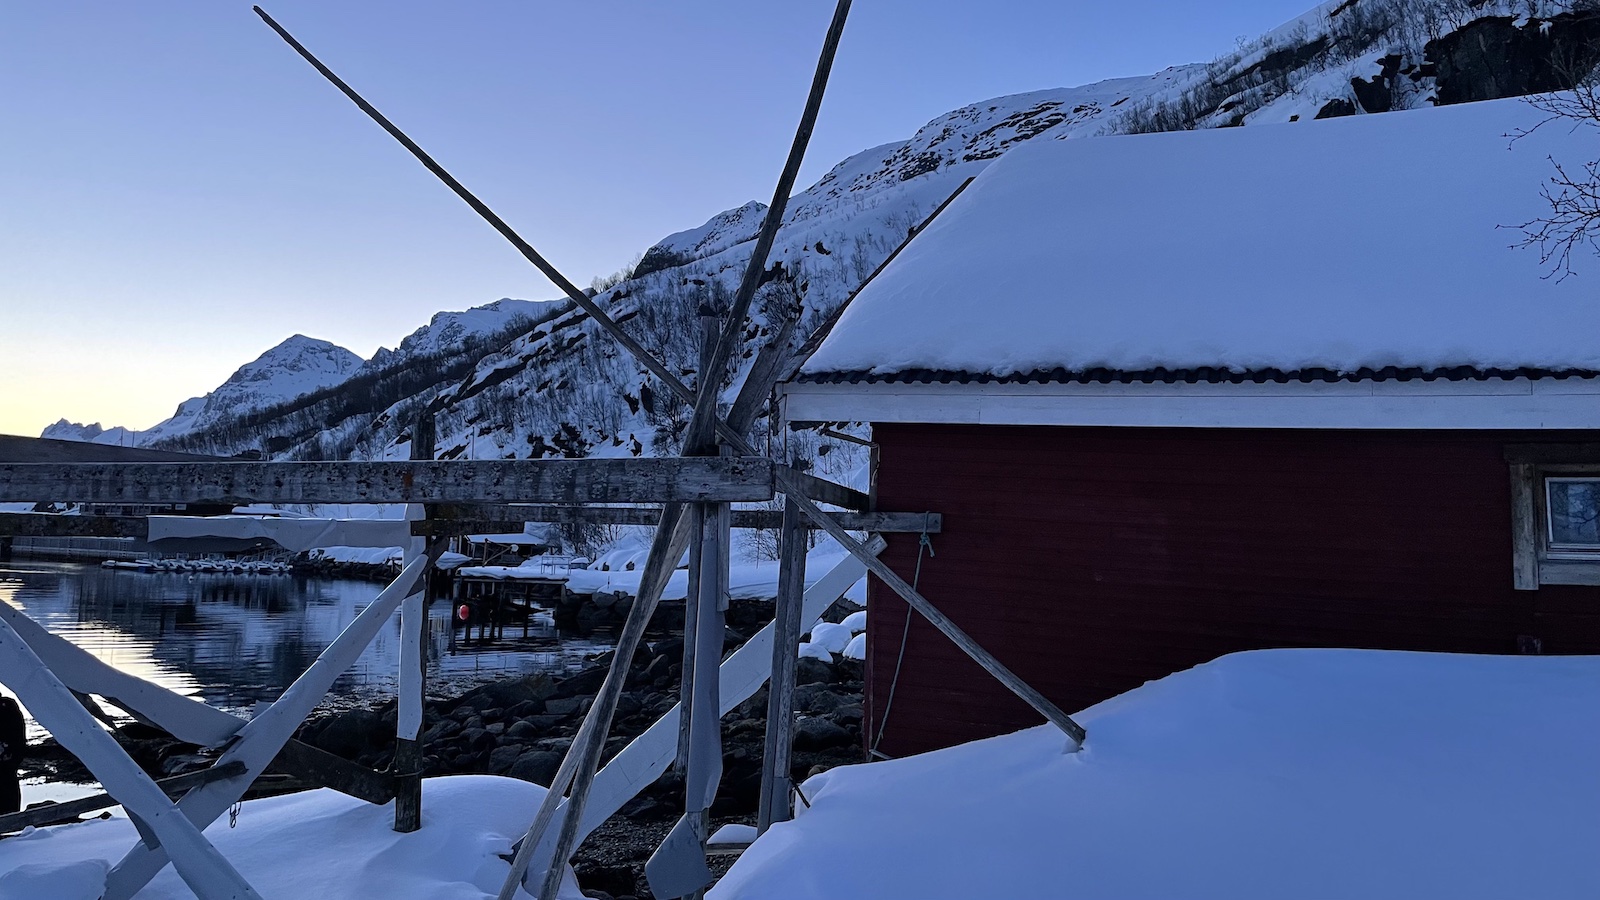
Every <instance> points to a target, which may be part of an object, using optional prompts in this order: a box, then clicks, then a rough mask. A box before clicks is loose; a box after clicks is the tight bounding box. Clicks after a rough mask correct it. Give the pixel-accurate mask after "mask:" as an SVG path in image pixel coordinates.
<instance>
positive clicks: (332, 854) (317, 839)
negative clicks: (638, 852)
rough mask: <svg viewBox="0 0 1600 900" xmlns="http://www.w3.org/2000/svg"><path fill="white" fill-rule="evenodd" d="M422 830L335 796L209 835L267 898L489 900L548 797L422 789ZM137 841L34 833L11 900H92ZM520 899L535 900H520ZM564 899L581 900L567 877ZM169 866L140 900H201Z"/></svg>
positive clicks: (265, 804)
mask: <svg viewBox="0 0 1600 900" xmlns="http://www.w3.org/2000/svg"><path fill="white" fill-rule="evenodd" d="M422 791H423V801H422V809H423V818H422V830H421V831H417V832H414V833H412V834H396V833H395V832H394V831H392V830H391V826H392V825H393V824H394V805H393V804H390V805H387V806H372V805H370V804H366V803H362V802H361V801H359V800H354V799H352V798H349V797H346V796H344V795H343V794H337V793H334V792H333V791H329V790H317V791H307V792H305V793H300V794H289V795H286V796H283V797H272V798H269V799H265V800H252V801H251V802H249V803H246V804H244V808H243V809H242V810H241V811H240V813H239V821H238V827H237V828H229V827H228V822H227V818H226V817H224V818H223V819H221V820H220V821H218V822H217V823H215V824H213V825H212V826H211V827H210V828H208V829H206V837H207V838H209V839H210V840H211V841H212V843H214V844H215V845H216V847H217V849H218V850H220V851H221V852H222V853H223V855H225V856H227V857H228V859H229V861H231V862H232V863H233V864H234V866H235V867H236V868H237V869H238V870H239V872H240V873H241V874H242V875H244V877H245V878H246V879H247V880H248V881H249V882H250V884H251V885H252V886H253V887H254V888H255V889H256V890H257V891H258V892H259V893H260V894H261V895H262V896H263V897H269V898H271V897H282V898H289V897H350V898H355V897H381V898H383V900H457V898H458V900H482V898H484V897H493V896H494V895H496V894H497V893H498V892H499V890H500V884H501V882H502V881H504V880H505V877H506V873H507V872H508V871H509V866H508V865H507V863H506V862H505V861H503V860H501V859H500V858H499V857H500V854H504V853H509V852H510V850H511V842H512V841H513V840H515V839H516V838H517V837H520V836H521V834H522V832H523V831H524V830H525V829H526V828H527V826H528V821H529V819H530V818H531V817H532V815H533V811H534V810H535V809H536V808H537V807H538V805H539V801H540V799H541V798H542V797H543V796H544V788H541V787H539V786H538V785H534V784H529V783H527V782H524V781H517V780H515V779H511V778H495V777H491V776H486V775H464V776H454V777H449V778H429V779H426V780H424V781H423V782H422ZM137 840H138V834H137V833H136V832H135V831H134V828H133V825H132V823H130V822H129V821H128V820H127V819H122V818H116V819H105V820H96V821H91V822H86V823H83V824H78V825H65V826H59V827H55V828H46V829H41V830H32V831H28V832H25V833H23V834H22V835H19V836H17V837H14V838H7V839H6V840H4V841H0V898H4V900H43V898H47V897H48V898H50V900H91V898H96V897H99V896H100V893H101V891H102V890H103V888H104V879H105V872H106V870H107V869H108V868H109V867H110V866H111V865H112V864H114V863H115V862H116V861H117V860H119V859H121V857H122V854H123V853H125V852H126V851H127V850H128V848H129V847H131V846H133V844H134V843H135V842H136V841H137ZM519 896H527V895H526V894H520V895H519ZM562 896H563V897H564V898H578V897H581V896H582V895H581V894H579V893H578V890H577V885H576V883H575V882H573V881H572V879H571V875H570V874H569V875H568V884H567V885H566V888H565V889H564V890H563V892H562ZM193 897H194V894H193V893H191V892H190V891H189V889H188V887H187V886H186V885H184V884H183V881H182V880H181V879H180V878H179V877H178V875H177V873H176V872H174V871H173V869H172V867H171V866H168V867H167V868H166V869H165V870H163V871H162V873H161V874H160V875H158V876H156V879H155V880H154V881H152V882H151V883H150V886H149V887H147V888H145V890H143V891H141V892H140V893H139V900H166V898H171V900H193Z"/></svg>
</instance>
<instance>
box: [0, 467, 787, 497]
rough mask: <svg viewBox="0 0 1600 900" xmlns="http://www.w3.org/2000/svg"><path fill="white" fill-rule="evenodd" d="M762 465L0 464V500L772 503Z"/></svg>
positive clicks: (769, 474)
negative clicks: (761, 501) (763, 501)
mask: <svg viewBox="0 0 1600 900" xmlns="http://www.w3.org/2000/svg"><path fill="white" fill-rule="evenodd" d="M773 493H774V492H773V463H772V461H771V460H768V459H751V458H715V457H713V458H704V459H540V460H485V461H448V462H434V461H422V462H415V461H412V462H288V463H260V462H226V463H86V464H79V465H55V464H49V463H18V464H3V465H0V502H21V501H34V502H40V501H42V502H75V503H128V504H165V503H234V504H245V503H258V502H259V503H449V502H453V501H455V502H459V501H472V500H479V501H500V502H515V501H523V502H531V503H624V502H636V503H662V502H696V501H750V500H770V499H771V498H772V497H773Z"/></svg>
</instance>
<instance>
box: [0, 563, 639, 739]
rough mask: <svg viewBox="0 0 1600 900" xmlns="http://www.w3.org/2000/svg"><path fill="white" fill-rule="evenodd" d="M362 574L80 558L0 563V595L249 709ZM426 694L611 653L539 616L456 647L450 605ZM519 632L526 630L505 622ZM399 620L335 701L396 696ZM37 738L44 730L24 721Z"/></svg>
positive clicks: (143, 670)
mask: <svg viewBox="0 0 1600 900" xmlns="http://www.w3.org/2000/svg"><path fill="white" fill-rule="evenodd" d="M381 588H382V586H381V585H378V584H375V583H372V582H366V581H352V580H343V579H332V578H309V577H304V576H298V575H229V574H188V573H156V572H152V573H146V572H134V571H127V570H117V569H101V568H100V567H98V566H94V565H84V564H81V563H60V562H44V561H34V560H26V559H18V560H13V561H9V562H3V563H0V601H4V602H6V603H10V604H11V605H13V606H16V607H18V608H20V609H22V610H23V611H24V612H26V613H27V614H28V615H29V616H32V617H33V618H34V619H35V620H36V621H38V622H39V623H40V624H42V625H44V626H45V627H46V628H48V629H49V630H50V631H52V632H54V633H55V634H58V635H61V636H62V637H64V638H66V639H68V640H70V641H72V642H73V643H75V644H77V645H78V646H80V647H82V648H84V649H85V650H88V651H89V652H91V653H93V654H95V655H96V656H98V657H99V658H100V659H103V660H105V661H106V662H108V663H110V664H111V665H113V666H116V667H117V668H119V669H122V670H124V671H126V672H130V673H133V674H135V675H138V676H139V677H141V678H145V679H148V680H150V681H153V682H155V683H156V684H160V685H162V686H164V687H167V688H170V689H172V690H174V691H177V692H179V693H182V694H186V695H190V696H195V697H198V698H200V699H203V700H205V701H206V702H207V703H210V704H211V705H213V706H218V707H221V708H223V709H227V710H230V711H234V712H238V713H241V714H244V715H248V714H249V713H250V712H251V711H252V710H253V709H254V707H255V705H256V704H257V703H258V702H262V701H269V702H270V701H272V700H275V699H277V697H278V696H279V695H280V694H281V693H282V692H283V689H284V688H285V687H287V686H288V685H289V684H290V683H292V682H293V681H294V679H295V678H297V677H299V675H300V673H302V672H304V671H305V670H306V667H307V666H309V665H311V663H312V661H313V660H315V659H316V657H317V654H318V653H320V652H321V651H322V650H323V648H325V647H327V645H328V644H329V643H331V642H332V641H333V639H334V638H335V637H337V636H338V634H339V632H340V631H341V630H343V629H344V627H345V626H347V625H349V624H350V622H351V621H352V620H354V619H355V617H356V615H357V614H359V613H360V612H361V611H362V610H363V609H365V608H366V606H367V604H368V603H370V602H371V601H372V599H373V598H374V597H376V596H377V594H378V591H379V590H381ZM430 612H431V615H430V620H429V640H428V682H429V685H428V686H429V693H431V694H448V693H451V692H452V691H455V690H461V689H465V688H466V687H469V686H470V685H471V684H473V683H476V682H479V681H484V680H488V679H490V678H495V677H499V676H503V675H514V674H528V673H533V672H549V673H551V674H560V673H562V672H565V671H570V670H572V669H575V668H577V667H579V666H580V665H582V663H583V661H584V658H585V657H586V656H587V655H589V654H593V653H597V652H600V651H602V650H606V649H609V648H610V644H609V642H608V641H609V638H607V637H605V636H601V635H593V636H590V637H587V638H578V637H572V636H564V635H562V634H559V633H558V632H557V630H556V628H555V625H554V624H553V623H552V622H551V621H550V620H549V618H548V617H544V616H540V617H536V618H535V620H534V622H533V624H532V625H531V627H530V629H529V635H530V639H529V640H528V641H526V642H523V641H520V640H519V641H518V642H517V643H516V645H515V646H514V647H513V646H507V645H502V646H499V647H494V646H491V647H488V648H477V647H470V646H456V647H452V641H451V623H450V618H449V617H450V610H449V609H448V604H445V603H442V602H436V603H434V604H433V608H432V610H431V611H430ZM507 632H508V633H512V632H514V633H515V634H516V635H517V636H518V637H519V638H520V636H521V633H522V629H521V627H520V626H517V627H516V628H514V629H513V628H509V627H508V629H507ZM399 652H400V622H399V616H398V615H396V616H395V617H393V618H392V619H391V620H390V621H389V622H388V624H386V625H385V626H384V628H383V630H382V631H381V632H379V634H378V637H377V638H376V639H374V640H373V642H372V644H371V645H369V646H368V647H367V650H366V652H365V653H363V654H362V656H361V658H360V659H359V660H358V661H357V662H356V664H355V665H354V666H352V667H351V668H350V669H349V671H347V672H346V673H345V674H344V675H343V676H341V677H340V678H339V680H338V681H337V682H336V683H335V685H334V688H333V691H332V692H331V694H330V702H332V703H339V702H352V701H360V700H369V699H379V700H381V699H385V698H387V697H391V696H393V694H394V689H395V675H396V669H397V666H398V664H399ZM28 724H29V733H30V736H31V737H32V738H35V739H36V738H37V737H39V736H40V735H41V734H42V732H41V731H40V730H39V729H38V727H37V726H36V725H35V724H34V723H33V721H32V719H31V717H30V720H29V723H28Z"/></svg>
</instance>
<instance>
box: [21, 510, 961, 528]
mask: <svg viewBox="0 0 1600 900" xmlns="http://www.w3.org/2000/svg"><path fill="white" fill-rule="evenodd" d="M429 515H430V519H429V521H427V522H418V523H417V525H416V527H415V528H414V529H413V530H414V531H416V532H417V533H419V534H427V535H430V536H443V535H455V534H504V533H509V532H517V531H521V530H522V526H523V524H524V523H527V522H549V523H554V524H557V525H654V524H656V523H657V522H659V521H660V520H661V507H659V506H582V505H574V506H566V505H557V504H548V503H541V504H528V505H512V504H463V503H452V504H444V505H440V506H438V507H435V508H433V509H430V510H429ZM827 516H828V518H829V519H831V520H833V522H834V524H836V525H838V526H839V527H840V528H843V529H844V530H846V531H876V532H881V533H884V534H892V533H910V534H919V533H921V532H923V531H926V532H927V533H929V534H938V533H939V532H940V530H942V529H943V528H944V516H942V515H940V514H939V513H924V512H830V513H827ZM433 517H437V518H433ZM55 518H64V517H61V516H57V517H55ZM732 526H733V527H734V528H759V529H761V530H763V531H776V530H778V529H779V528H781V527H783V513H782V511H780V510H776V509H736V510H733V511H732ZM800 527H802V528H806V529H812V528H815V527H816V526H813V525H811V524H809V523H807V522H802V523H800ZM4 534H6V531H5V516H4V514H0V535H4ZM140 534H141V535H142V532H141V533H140ZM136 536H137V535H136Z"/></svg>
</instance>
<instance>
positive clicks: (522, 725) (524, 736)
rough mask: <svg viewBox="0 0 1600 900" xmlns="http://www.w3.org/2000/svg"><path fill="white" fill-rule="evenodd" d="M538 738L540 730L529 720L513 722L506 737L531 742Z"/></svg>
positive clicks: (507, 730)
mask: <svg viewBox="0 0 1600 900" xmlns="http://www.w3.org/2000/svg"><path fill="white" fill-rule="evenodd" d="M538 736H539V729H537V728H535V727H533V723H532V722H529V721H527V720H523V721H520V722H512V723H511V727H510V728H507V729H506V737H508V738H512V739H514V740H531V739H533V738H535V737H538Z"/></svg>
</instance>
